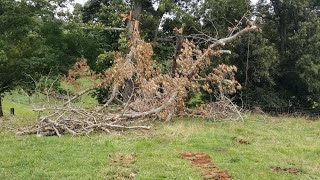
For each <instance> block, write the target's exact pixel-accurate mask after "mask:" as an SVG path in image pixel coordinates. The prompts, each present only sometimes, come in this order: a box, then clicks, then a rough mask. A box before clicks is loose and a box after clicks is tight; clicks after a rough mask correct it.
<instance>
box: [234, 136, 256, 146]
mask: <svg viewBox="0 0 320 180" xmlns="http://www.w3.org/2000/svg"><path fill="white" fill-rule="evenodd" d="M232 139H234V140H235V142H237V143H238V144H244V145H249V144H251V143H250V142H249V141H247V140H244V139H241V138H237V137H233V138H232Z"/></svg>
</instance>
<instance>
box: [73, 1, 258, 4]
mask: <svg viewBox="0 0 320 180" xmlns="http://www.w3.org/2000/svg"><path fill="white" fill-rule="evenodd" d="M87 1H88V0H75V2H76V3H79V4H84V3H85V2H87ZM251 2H252V3H253V4H256V3H257V2H258V0H251Z"/></svg>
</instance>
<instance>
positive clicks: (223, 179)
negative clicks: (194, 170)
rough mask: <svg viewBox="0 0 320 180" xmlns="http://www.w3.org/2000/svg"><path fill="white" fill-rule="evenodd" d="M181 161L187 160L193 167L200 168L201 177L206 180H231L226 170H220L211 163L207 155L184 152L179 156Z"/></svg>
mask: <svg viewBox="0 0 320 180" xmlns="http://www.w3.org/2000/svg"><path fill="white" fill-rule="evenodd" d="M181 158H182V159H187V160H190V161H191V162H192V164H193V165H194V166H197V167H200V168H201V176H202V177H203V179H206V180H231V179H232V178H231V175H230V174H229V172H228V171H227V170H221V169H219V168H218V167H217V165H216V164H215V163H213V162H212V161H211V158H210V156H209V155H208V154H204V153H192V152H185V153H182V154H181Z"/></svg>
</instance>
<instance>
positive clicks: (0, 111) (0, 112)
mask: <svg viewBox="0 0 320 180" xmlns="http://www.w3.org/2000/svg"><path fill="white" fill-rule="evenodd" d="M0 117H3V110H2V98H1V96H0Z"/></svg>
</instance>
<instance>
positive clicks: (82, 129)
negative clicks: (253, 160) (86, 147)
mask: <svg viewBox="0 0 320 180" xmlns="http://www.w3.org/2000/svg"><path fill="white" fill-rule="evenodd" d="M134 24H136V25H137V26H138V24H139V23H134ZM137 26H136V27H135V28H134V30H133V33H132V36H131V39H130V49H129V51H128V53H127V54H121V53H118V54H117V55H116V58H115V60H114V65H113V67H111V68H109V69H107V70H106V71H105V72H104V73H100V74H95V73H94V72H90V73H89V74H91V78H93V79H94V81H95V85H94V86H93V87H89V88H88V89H85V90H83V91H81V92H79V93H78V94H76V95H75V96H74V97H72V98H69V100H68V101H66V102H65V103H64V104H63V105H62V106H61V107H50V108H42V109H41V111H48V112H49V115H47V116H43V117H40V118H39V122H38V124H37V125H35V126H33V127H29V128H26V129H23V130H20V131H19V132H18V134H19V135H22V134H37V135H41V136H42V135H43V136H46V135H57V136H61V135H62V134H72V135H89V134H90V133H92V132H96V131H103V132H107V133H110V132H112V131H124V130H128V129H150V128H151V127H150V126H145V125H141V124H142V123H143V122H145V120H146V119H158V120H165V121H169V120H171V119H172V117H175V116H200V117H204V118H221V117H223V118H226V117H232V116H237V117H241V114H240V111H239V110H238V107H237V106H235V105H234V104H233V103H232V101H231V100H230V99H228V98H227V96H226V95H228V94H233V93H235V92H236V91H237V90H239V89H241V85H240V84H239V83H238V82H237V81H236V80H235V73H236V71H237V68H236V67H235V66H229V65H225V64H221V65H219V66H218V67H216V68H214V69H208V68H209V67H210V64H211V63H212V58H213V57H215V56H221V55H223V54H230V53H231V52H230V51H229V50H224V49H223V47H224V46H225V45H226V44H227V43H229V42H231V41H233V40H234V39H236V38H237V37H239V36H241V35H243V34H246V33H249V32H255V31H258V27H257V26H255V25H250V26H248V27H246V28H244V29H242V30H240V31H239V32H237V33H236V34H234V35H231V36H229V37H226V38H222V39H219V40H216V41H214V42H213V43H212V44H210V45H209V46H208V47H207V48H206V49H204V50H202V49H199V48H198V47H197V46H196V45H195V44H194V43H193V42H192V41H191V40H188V39H187V38H183V40H182V44H181V47H179V49H180V50H179V53H175V59H174V61H175V65H174V66H175V68H174V70H173V71H172V72H170V73H167V74H166V73H162V72H161V69H160V68H159V66H157V63H156V62H155V61H154V60H153V58H152V56H153V47H152V44H151V43H147V42H145V41H143V40H142V39H141V38H140V35H139V31H138V30H137V29H138V27H137ZM82 71H91V70H90V68H89V67H88V66H87V64H86V61H85V60H82V61H80V62H78V63H77V64H76V65H75V66H74V67H73V68H72V69H71V70H70V71H69V76H68V77H67V80H68V81H69V82H71V83H75V81H76V78H77V77H78V76H79V75H80V74H81V72H82ZM87 74H88V73H87ZM128 81H130V82H131V83H127V82H128ZM128 84H131V86H132V87H131V89H132V90H131V95H130V96H129V97H128V98H126V100H125V101H124V99H125V97H124V95H123V94H122V92H123V90H124V89H125V88H126V87H125V86H127V85H128ZM98 88H106V89H110V90H111V93H110V97H109V98H108V99H107V100H106V101H105V102H106V103H105V104H103V105H102V106H100V107H96V108H95V109H85V108H81V107H76V106H75V105H74V104H73V101H75V100H76V99H78V98H79V97H81V96H82V95H84V94H86V93H89V92H91V91H93V90H95V89H98ZM200 90H205V91H207V92H208V93H218V94H219V97H218V101H217V102H214V103H210V104H205V105H201V106H199V107H198V108H196V109H191V110H190V109H188V108H187V107H186V104H185V101H186V98H187V95H188V93H190V92H199V91H200ZM115 101H117V106H116V109H113V110H110V109H109V107H110V104H112V102H115ZM36 111H37V110H36Z"/></svg>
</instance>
